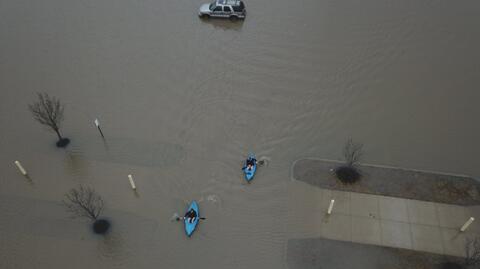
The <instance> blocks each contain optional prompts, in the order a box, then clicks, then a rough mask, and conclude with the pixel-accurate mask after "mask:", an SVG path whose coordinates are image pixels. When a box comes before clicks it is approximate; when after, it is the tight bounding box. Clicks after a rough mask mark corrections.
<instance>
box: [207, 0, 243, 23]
mask: <svg viewBox="0 0 480 269" xmlns="http://www.w3.org/2000/svg"><path fill="white" fill-rule="evenodd" d="M246 14H247V11H246V9H245V4H244V3H243V1H241V0H216V1H215V2H212V3H210V4H203V5H201V6H200V9H199V11H198V16H200V17H202V18H209V17H218V18H229V19H231V20H236V19H245V16H246Z"/></svg>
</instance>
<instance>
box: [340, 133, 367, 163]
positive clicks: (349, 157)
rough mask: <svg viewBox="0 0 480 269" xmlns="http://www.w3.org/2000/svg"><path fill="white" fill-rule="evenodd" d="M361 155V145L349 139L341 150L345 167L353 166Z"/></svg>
mask: <svg viewBox="0 0 480 269" xmlns="http://www.w3.org/2000/svg"><path fill="white" fill-rule="evenodd" d="M362 155H363V144H359V143H354V142H353V140H352V139H351V138H350V139H348V140H347V143H345V146H344V148H343V157H344V158H345V162H346V164H347V166H354V165H355V164H356V163H357V162H358V161H359V160H360V158H361V157H362Z"/></svg>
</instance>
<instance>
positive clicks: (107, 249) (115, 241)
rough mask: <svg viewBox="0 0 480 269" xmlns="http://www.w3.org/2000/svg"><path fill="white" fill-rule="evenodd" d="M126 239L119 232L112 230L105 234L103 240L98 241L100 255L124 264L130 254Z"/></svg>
mask: <svg viewBox="0 0 480 269" xmlns="http://www.w3.org/2000/svg"><path fill="white" fill-rule="evenodd" d="M124 241H125V240H124V239H123V237H122V236H121V234H120V233H118V232H111V233H108V234H106V235H104V236H103V238H102V240H100V241H99V242H98V255H99V256H100V257H102V258H104V259H108V260H112V261H115V262H116V263H118V264H123V263H124V262H125V259H127V257H128V256H129V255H128V250H127V249H126V248H125V242H124Z"/></svg>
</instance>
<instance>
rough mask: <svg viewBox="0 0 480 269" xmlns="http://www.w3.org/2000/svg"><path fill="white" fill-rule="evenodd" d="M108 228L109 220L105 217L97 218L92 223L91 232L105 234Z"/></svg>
mask: <svg viewBox="0 0 480 269" xmlns="http://www.w3.org/2000/svg"><path fill="white" fill-rule="evenodd" d="M109 228H110V222H109V221H108V220H106V219H98V220H96V221H95V222H94V223H93V232H94V233H96V234H106V233H107V232H108V229H109Z"/></svg>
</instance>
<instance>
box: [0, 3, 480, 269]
mask: <svg viewBox="0 0 480 269" xmlns="http://www.w3.org/2000/svg"><path fill="white" fill-rule="evenodd" d="M201 3H202V1H201V0H196V1H185V0H177V1H151V0H145V1H135V0H134V1H131V0H129V1H126V0H115V1H113V0H106V1H93V0H80V1H65V0H44V1H34V0H0V90H1V93H2V94H1V98H0V126H1V132H0V212H1V215H0V268H2V269H3V268H39V269H43V268H193V267H195V268H222V269H223V268H249V269H250V268H285V267H286V264H285V246H286V241H287V240H288V239H289V238H291V237H292V236H294V234H296V232H295V231H294V230H295V228H296V226H302V225H307V226H308V225H309V224H308V222H309V220H308V219H303V220H298V219H292V218H295V217H294V216H296V215H295V214H291V212H289V211H290V210H289V208H296V209H295V210H301V208H302V204H301V203H303V202H306V203H315V202H316V201H315V200H310V201H304V200H305V199H303V200H300V201H303V202H298V201H297V200H296V198H297V197H296V195H291V194H292V190H295V189H298V188H299V187H298V186H294V184H295V183H291V182H290V177H289V169H290V165H291V163H292V162H293V161H294V160H296V159H299V158H302V157H311V156H314V157H321V158H330V159H338V158H340V157H341V149H342V146H343V144H344V142H345V141H346V139H348V138H349V137H352V138H353V139H354V140H355V141H358V142H362V143H364V145H365V146H364V150H365V155H364V158H363V161H364V162H368V163H375V164H385V165H393V166H401V167H408V168H415V169H425V170H435V171H442V172H452V173H462V174H469V175H473V176H476V177H478V176H480V166H479V165H478V152H479V151H480V142H479V137H480V125H479V122H478V116H479V115H480V107H479V106H478V103H479V100H480V93H479V90H480V88H479V86H480V75H479V73H480V51H479V48H480V27H478V26H479V25H480V2H479V1H477V0H465V1H446V0H422V1H418V0H387V1H385V0H366V1H353V0H347V1H323V0H322V1H318V0H301V1H286V0H278V1H271V0H266V1H247V2H246V6H247V9H248V17H247V18H246V20H245V21H244V22H235V23H232V22H230V21H221V20H210V21H203V20H200V19H199V18H198V17H197V15H196V12H197V9H198V7H199V6H200V4H201ZM37 91H45V92H48V93H50V94H51V95H55V96H57V97H59V98H60V99H61V100H63V102H64V103H65V104H66V109H65V121H64V124H63V126H62V130H63V133H64V134H65V136H67V137H69V138H70V139H71V141H72V142H71V145H70V146H69V147H68V148H67V149H66V150H61V149H57V148H55V146H54V143H55V134H54V133H49V131H48V130H47V129H45V128H43V127H41V126H40V125H39V124H38V123H36V122H35V121H34V120H33V119H32V117H31V115H30V114H29V112H28V110H27V104H29V103H31V102H32V101H34V100H35V92H37ZM95 118H99V120H100V123H101V126H102V128H103V132H104V133H105V136H106V140H105V141H102V139H101V137H100V135H99V134H98V132H97V130H96V129H95V126H94V124H93V120H94V119H95ZM248 152H255V153H256V154H257V156H258V157H263V158H266V159H268V160H270V161H269V162H268V166H264V167H261V168H260V169H259V172H258V174H257V176H256V178H255V180H254V181H253V182H252V184H250V185H248V184H246V183H245V181H244V180H243V178H242V174H241V170H240V168H241V160H242V158H244V156H245V155H246V154H247V153H248ZM15 160H20V161H21V162H22V164H23V165H24V166H25V168H26V169H27V170H28V171H29V173H30V178H31V180H30V181H29V180H27V179H25V178H23V177H22V176H20V175H19V173H18V171H17V170H16V168H15V166H14V164H13V162H14V161H15ZM128 174H132V175H133V177H134V179H135V181H136V184H137V187H138V192H137V193H136V194H135V193H134V192H132V190H131V189H130V186H129V183H128V179H127V175H128ZM78 184H86V185H90V186H93V187H94V188H95V189H96V190H97V191H98V192H99V193H100V194H101V195H102V196H103V198H104V200H105V202H106V210H105V211H104V214H103V215H104V216H105V217H108V218H109V219H110V220H111V221H112V232H111V234H109V235H108V236H107V237H105V238H103V237H99V236H95V235H93V234H92V233H91V231H90V230H89V227H88V225H87V223H86V222H84V221H83V220H81V219H71V218H70V217H69V215H68V214H67V212H66V211H65V210H64V208H63V207H62V205H61V203H60V201H61V200H62V198H63V195H64V194H65V193H66V192H67V191H68V190H69V189H70V188H72V187H75V186H77V185H78ZM298 193H302V192H301V191H300V192H298ZM308 197H310V196H308ZM312 197H314V196H312ZM192 199H195V200H198V201H199V203H200V210H201V214H202V215H203V216H204V217H206V218H207V219H206V220H205V221H202V222H201V223H200V225H199V227H198V229H197V231H196V232H195V233H194V234H193V236H192V238H186V236H185V234H184V231H183V226H182V225H181V224H180V223H177V222H172V221H170V219H171V217H172V216H173V215H174V214H175V213H178V214H183V211H184V210H185V207H186V204H187V202H189V201H190V200H192ZM292 203H297V204H296V205H295V206H293V207H291V206H289V205H290V204H292ZM292 223H293V224H294V225H292Z"/></svg>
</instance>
